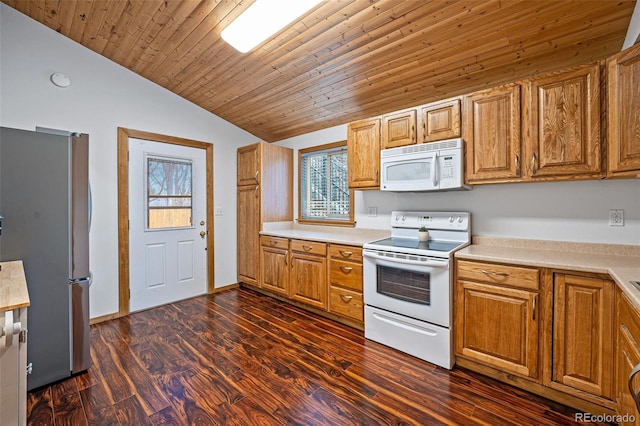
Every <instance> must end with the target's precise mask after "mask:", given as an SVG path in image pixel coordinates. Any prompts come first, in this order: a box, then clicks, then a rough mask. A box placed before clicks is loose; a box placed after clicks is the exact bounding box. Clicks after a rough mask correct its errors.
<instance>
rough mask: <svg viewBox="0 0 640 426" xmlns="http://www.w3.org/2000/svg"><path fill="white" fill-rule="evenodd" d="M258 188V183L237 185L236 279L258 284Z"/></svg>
mask: <svg viewBox="0 0 640 426" xmlns="http://www.w3.org/2000/svg"><path fill="white" fill-rule="evenodd" d="M259 192H260V188H259V186H258V185H249V186H239V187H238V206H240V207H241V208H238V253H239V254H240V255H239V256H238V281H240V282H243V283H247V284H251V285H256V286H257V285H259V280H258V278H259V277H258V275H259V272H260V271H259V259H260V245H259V244H260V243H259V240H258V238H256V237H255V236H256V235H258V234H259V233H260V221H259V215H258V214H256V212H259V211H260V194H259Z"/></svg>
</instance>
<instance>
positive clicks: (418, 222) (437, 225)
mask: <svg viewBox="0 0 640 426" xmlns="http://www.w3.org/2000/svg"><path fill="white" fill-rule="evenodd" d="M470 217H471V214H470V213H468V212H401V211H394V212H392V213H391V227H393V228H415V229H418V228H421V227H423V226H424V227H425V228H427V229H447V230H456V231H466V230H468V229H469V221H470Z"/></svg>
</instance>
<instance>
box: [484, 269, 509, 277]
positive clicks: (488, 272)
mask: <svg viewBox="0 0 640 426" xmlns="http://www.w3.org/2000/svg"><path fill="white" fill-rule="evenodd" d="M480 272H482V273H483V274H485V275H493V276H494V277H504V278H507V277H508V276H509V274H507V273H506V272H491V271H487V270H485V269H482V270H480Z"/></svg>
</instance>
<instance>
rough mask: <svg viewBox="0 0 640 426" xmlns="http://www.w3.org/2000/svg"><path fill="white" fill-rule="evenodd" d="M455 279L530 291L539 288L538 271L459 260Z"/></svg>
mask: <svg viewBox="0 0 640 426" xmlns="http://www.w3.org/2000/svg"><path fill="white" fill-rule="evenodd" d="M457 277H458V279H465V280H471V281H483V282H488V283H492V284H502V285H508V286H511V287H518V288H526V289H531V290H538V289H539V288H540V271H539V270H538V269H534V268H525V267H519V266H510V265H496V264H493V263H479V262H470V261H466V260H459V261H458V263H457Z"/></svg>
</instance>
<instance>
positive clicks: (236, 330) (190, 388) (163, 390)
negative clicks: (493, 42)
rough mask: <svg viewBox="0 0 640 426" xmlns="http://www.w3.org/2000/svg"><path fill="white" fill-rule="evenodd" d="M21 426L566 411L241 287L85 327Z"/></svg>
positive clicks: (548, 417) (410, 419)
mask: <svg viewBox="0 0 640 426" xmlns="http://www.w3.org/2000/svg"><path fill="white" fill-rule="evenodd" d="M91 337H92V348H91V359H92V362H93V365H92V367H91V368H90V369H89V371H87V372H85V373H82V374H79V375H77V376H76V377H72V378H70V379H68V380H63V381H60V382H58V383H55V384H53V385H50V386H47V387H44V388H42V389H38V390H35V391H33V392H30V393H29V398H28V416H29V419H28V423H29V425H73V426H76V425H83V424H89V425H132V424H136V425H146V424H152V425H225V426H226V425H305V426H306V425H309V426H312V425H318V426H325V425H340V426H342V425H363V424H367V425H375V424H383V425H387V424H397V425H416V426H422V425H432V424H446V425H489V424H491V425H493V424H495V425H518V426H521V425H522V426H524V425H568V424H574V421H573V419H574V417H573V416H574V414H575V413H576V411H575V410H573V409H571V408H569V407H565V406H563V405H561V404H557V403H555V402H552V401H548V400H546V399H544V398H541V397H538V396H535V395H531V394H529V393H528V392H525V391H523V390H520V389H516V388H513V387H511V386H509V385H507V384H504V383H501V382H497V381H495V380H493V379H490V378H488V377H484V376H481V375H478V374H476V373H472V372H469V371H467V370H463V369H460V368H454V369H453V370H451V371H449V370H445V369H442V368H440V367H437V366H435V365H433V364H430V363H428V362H425V361H422V360H420V359H417V358H414V357H411V356H409V355H406V354H403V353H401V352H398V351H396V350H394V349H391V348H388V347H386V346H384V345H380V344H378V343H376V342H372V341H369V340H366V339H365V338H364V334H363V332H362V331H360V330H356V329H354V328H351V327H347V326H344V325H342V324H339V323H336V322H334V321H331V320H330V319H327V318H324V317H320V316H317V315H315V314H313V313H311V312H308V311H305V310H304V309H301V308H299V307H296V306H292V305H289V304H287V303H285V302H282V301H279V300H275V299H273V298H270V297H268V296H265V295H262V294H260V293H257V292H254V291H251V290H248V289H244V288H239V289H234V290H230V291H226V292H222V293H217V294H214V295H207V296H201V297H196V298H193V299H188V300H184V301H180V302H176V303H173V304H169V305H165V306H161V307H158V308H153V309H149V310H146V311H143V312H137V313H133V314H131V315H129V316H127V317H124V318H119V319H116V320H112V321H109V322H105V323H101V324H95V325H93V326H92V327H91Z"/></svg>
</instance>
